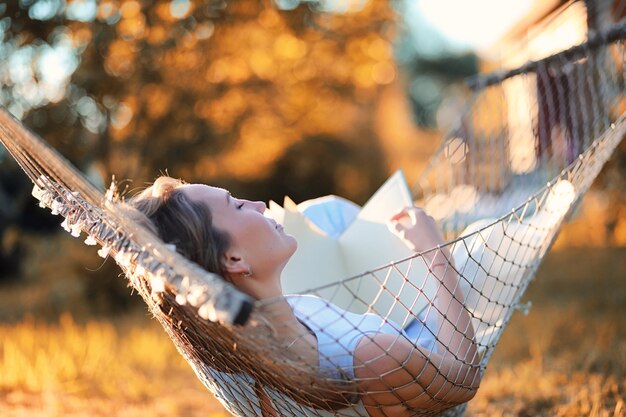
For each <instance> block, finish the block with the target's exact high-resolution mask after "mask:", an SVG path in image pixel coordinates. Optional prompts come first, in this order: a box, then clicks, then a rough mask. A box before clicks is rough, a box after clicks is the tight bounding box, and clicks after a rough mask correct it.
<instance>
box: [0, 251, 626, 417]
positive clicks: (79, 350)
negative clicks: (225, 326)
mask: <svg viewBox="0 0 626 417" xmlns="http://www.w3.org/2000/svg"><path fill="white" fill-rule="evenodd" d="M624 271H626V249H612V250H598V249H593V250H577V249H576V250H572V249H569V250H562V251H559V252H557V253H554V254H552V255H550V256H549V257H548V259H547V260H546V262H545V264H544V266H543V267H542V269H541V271H540V274H539V277H538V279H537V281H536V282H535V283H533V284H532V285H531V287H530V290H529V293H528V298H529V299H531V300H532V301H533V303H534V307H533V308H532V310H531V314H530V315H529V316H528V317H524V316H521V315H518V316H515V317H514V319H513V320H512V322H511V323H510V325H509V328H508V329H507V331H505V333H504V337H503V339H502V340H501V342H500V345H499V347H498V350H497V351H496V354H495V355H494V357H493V359H492V362H491V363H490V368H489V369H488V371H487V374H486V377H485V379H484V381H483V384H482V387H481V389H480V391H479V394H478V395H477V397H476V398H475V399H474V400H473V401H472V403H471V406H470V410H469V412H468V415H469V416H474V417H478V416H520V417H521V416H529V417H530V416H594V417H600V416H607V417H617V416H620V417H623V416H625V415H626V404H625V395H626V382H625V381H626V280H625V278H626V276H625V273H624ZM0 340H1V341H2V343H1V344H0V416H3V417H4V416H6V417H18V416H25V417H32V416H139V415H141V416H144V415H150V416H166V415H167V416H204V417H216V416H225V415H227V414H226V413H225V412H224V411H223V409H222V408H221V406H220V405H219V404H218V403H217V401H216V400H214V399H213V397H212V396H211V395H210V394H208V393H207V392H206V391H205V390H204V388H203V387H202V386H201V384H200V383H199V382H198V380H197V379H196V378H195V376H194V375H193V373H192V371H191V370H190V368H189V366H188V365H187V364H186V363H185V362H184V361H183V359H182V358H181V357H180V356H179V355H178V354H177V352H176V351H175V349H174V347H173V345H172V344H171V343H170V342H169V340H168V339H167V337H166V335H165V333H164V332H163V331H162V330H161V329H160V328H159V327H158V325H157V324H156V323H154V322H153V321H151V320H150V319H149V318H148V317H146V316H144V315H134V316H131V317H127V318H122V319H116V320H114V321H105V320H95V319H91V320H87V321H85V322H83V323H80V324H78V323H76V322H75V321H74V320H73V319H72V318H71V317H70V316H69V315H64V316H62V317H61V318H60V319H59V320H58V321H57V322H54V323H44V322H43V321H39V320H36V319H32V318H31V319H27V320H24V321H21V322H19V323H14V324H6V325H0Z"/></svg>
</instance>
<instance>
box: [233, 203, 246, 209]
mask: <svg viewBox="0 0 626 417" xmlns="http://www.w3.org/2000/svg"><path fill="white" fill-rule="evenodd" d="M244 204H245V203H239V204H237V205H235V207H237V210H241V209H242V208H243V206H244Z"/></svg>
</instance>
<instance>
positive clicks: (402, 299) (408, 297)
mask: <svg viewBox="0 0 626 417" xmlns="http://www.w3.org/2000/svg"><path fill="white" fill-rule="evenodd" d="M412 205H413V201H412V198H411V194H410V192H409V189H408V186H407V184H406V181H405V179H404V176H403V175H402V172H401V171H397V172H396V173H395V174H394V175H393V176H391V177H390V178H389V179H388V180H387V182H385V184H383V186H382V187H381V188H380V189H379V190H378V191H377V192H376V193H375V194H374V195H373V196H372V197H371V198H370V200H369V201H368V202H367V203H366V204H365V206H363V208H362V210H361V212H360V213H359V215H358V216H357V219H356V220H355V221H354V222H353V223H352V224H351V225H350V226H349V227H348V229H347V230H346V231H345V232H344V233H343V234H342V235H341V237H340V238H339V243H340V249H341V251H342V257H343V258H344V259H345V263H346V269H347V271H348V273H349V275H350V276H353V275H357V274H361V273H363V272H365V271H371V270H372V269H374V268H378V267H381V266H384V265H387V264H389V263H391V262H395V261H398V260H401V259H405V258H408V257H411V256H412V255H414V252H413V251H412V250H411V249H409V248H408V247H407V246H406V245H405V244H404V242H403V241H402V240H401V239H400V238H399V237H397V236H396V235H395V234H394V233H393V232H391V231H390V230H389V227H388V222H389V219H390V218H391V217H392V216H393V215H394V214H396V213H398V212H399V211H401V210H402V209H403V208H404V207H407V206H412ZM427 277H428V269H427V267H426V265H425V264H424V262H423V261H422V259H421V258H417V259H412V260H410V261H406V262H402V263H400V264H398V265H396V266H395V267H394V268H385V269H383V270H381V271H378V272H374V273H371V274H369V275H368V276H366V277H364V278H363V279H361V280H360V281H361V282H360V285H359V287H358V288H352V290H353V291H354V292H355V293H356V294H357V296H358V297H359V298H361V299H363V300H364V302H365V303H366V304H370V305H371V307H370V309H369V310H370V311H371V312H375V313H376V314H378V315H380V316H383V317H388V318H390V319H392V320H393V321H395V322H396V323H397V324H399V325H400V326H402V327H404V326H405V325H406V324H408V322H410V321H411V320H412V319H413V318H414V315H417V314H418V313H419V312H420V311H421V310H422V309H423V308H425V307H427V306H428V304H429V298H430V299H431V300H432V296H433V295H434V293H435V288H436V287H435V284H436V283H435V282H432V281H433V280H432V279H431V280H428V281H427ZM431 278H432V277H431ZM407 279H408V282H407ZM423 292H425V294H424V293H423ZM409 310H410V311H409Z"/></svg>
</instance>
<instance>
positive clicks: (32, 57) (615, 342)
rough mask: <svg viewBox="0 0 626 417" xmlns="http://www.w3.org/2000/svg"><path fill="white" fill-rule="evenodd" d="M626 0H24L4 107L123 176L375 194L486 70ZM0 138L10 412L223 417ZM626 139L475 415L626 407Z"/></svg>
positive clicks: (5, 389)
mask: <svg viewBox="0 0 626 417" xmlns="http://www.w3.org/2000/svg"><path fill="white" fill-rule="evenodd" d="M625 15H626V1H624V0H594V1H592V0H588V1H582V0H579V1H573V0H570V1H562V0H396V1H382V0H369V1H368V0H266V1H259V0H230V1H218V0H157V1H140V0H103V1H95V0H74V1H69V0H8V1H5V2H2V3H0V87H1V89H0V105H1V106H3V107H5V108H7V109H8V110H9V111H10V112H11V113H12V114H13V115H15V116H16V117H17V118H19V119H21V120H22V121H23V123H24V124H25V125H26V126H28V127H29V128H30V129H32V130H33V131H34V132H36V133H37V134H39V135H40V136H42V137H43V138H44V139H45V140H46V141H47V142H49V143H50V144H51V145H52V146H54V147H55V148H56V149H58V150H59V151H60V152H61V153H62V154H63V155H64V156H66V157H67V158H68V159H69V160H70V161H71V162H72V163H73V164H75V165H76V166H77V167H78V168H79V169H80V170H82V171H83V172H84V173H85V174H86V175H87V176H88V177H89V179H90V180H91V181H92V182H93V183H94V184H96V185H99V186H101V187H105V186H107V185H108V183H109V182H110V181H111V178H112V176H115V178H116V179H117V180H118V181H119V182H121V183H122V185H123V186H124V187H125V188H126V190H127V191H128V192H131V193H132V192H133V190H137V189H140V188H141V187H144V186H145V185H146V184H147V183H149V182H150V181H152V180H153V179H154V178H155V177H156V176H157V175H159V173H161V172H167V173H169V174H170V175H172V176H175V177H182V178H184V179H186V180H187V181H190V182H204V183H211V184H215V185H219V186H223V187H226V188H228V189H230V190H231V191H232V192H233V194H235V195H241V196H245V197H247V198H251V199H261V200H265V201H268V200H270V199H273V200H276V201H279V202H282V199H283V197H284V196H285V195H288V196H290V197H291V198H292V199H293V200H295V201H296V202H300V201H303V200H305V199H308V198H312V197H318V196H321V195H326V194H337V195H341V196H344V197H347V198H349V199H351V200H353V201H355V202H357V203H359V204H362V203H364V202H365V201H366V200H367V198H368V197H369V196H370V195H371V194H372V192H373V191H374V190H376V189H377V188H378V187H379V186H380V185H381V184H382V182H383V181H384V180H385V179H386V178H387V177H388V176H389V175H390V173H392V172H393V171H395V170H396V169H398V168H401V169H403V170H404V171H405V174H406V176H407V179H408V180H409V182H414V181H416V180H417V179H418V178H419V174H420V172H422V170H423V169H424V167H425V166H426V164H427V163H428V158H429V157H430V155H432V153H433V152H434V151H435V150H436V149H437V147H438V145H439V142H440V140H441V138H442V137H443V133H445V131H446V130H447V129H450V128H451V127H452V126H454V124H455V117H457V116H456V115H458V113H459V111H460V110H461V109H462V108H463V103H464V100H466V99H467V98H468V97H469V90H468V89H467V87H466V86H465V84H464V83H463V81H464V80H465V79H466V78H467V77H470V76H472V75H474V74H477V73H479V72H486V71H491V70H495V69H498V68H510V67H514V66H516V65H519V64H521V63H523V62H525V61H527V60H529V59H539V58H542V57H545V56H547V55H550V54H552V53H555V52H558V51H560V50H562V49H565V48H567V47H569V46H572V45H575V44H578V43H580V42H583V41H584V40H585V38H586V36H587V34H588V32H589V31H593V30H601V29H602V27H603V25H607V24H610V23H611V22H616V21H619V20H621V19H622V18H623V17H624V16H625ZM30 191H31V184H30V183H29V181H28V180H27V178H26V176H25V175H23V174H22V173H21V171H20V170H19V168H18V167H17V166H16V165H15V164H14V163H13V161H12V159H11V157H10V156H9V155H8V154H6V152H5V151H4V149H3V148H0V415H3V416H5V415H8V416H31V415H32V416H34V415H37V416H39V415H50V416H53V415H54V416H56V415H63V416H67V415H76V416H82V415H89V416H91V415H123V416H131V415H146V414H147V415H181V416H187V415H190V416H191V415H198V416H200V415H203V416H207V415H210V416H219V415H225V412H224V411H222V409H221V407H220V406H219V404H218V403H217V402H216V401H215V400H214V399H213V398H212V396H211V394H210V393H208V392H206V391H205V390H204V389H203V388H202V387H201V385H200V384H199V383H198V382H197V381H196V380H195V377H194V375H193V373H192V372H191V370H190V369H189V368H188V366H187V365H186V364H185V363H184V362H183V361H182V359H181V358H180V357H179V356H178V354H177V353H176V352H175V350H174V348H173V346H171V344H170V342H169V340H168V339H167V337H166V335H165V334H164V333H163V332H162V331H161V330H160V329H159V328H158V327H157V326H156V324H154V323H152V322H151V321H150V319H149V317H147V315H146V313H145V307H144V306H143V305H142V304H141V301H140V300H139V298H138V297H137V296H133V295H132V294H131V291H130V289H129V288H128V287H127V285H126V282H125V280H124V279H123V278H121V277H119V270H118V269H117V267H116V266H115V264H114V263H113V262H111V261H106V262H103V261H102V260H101V259H100V258H99V257H97V255H96V254H95V251H93V250H92V248H89V247H86V246H84V245H83V244H82V243H81V242H79V241H76V240H73V239H72V238H71V237H69V236H68V235H67V234H66V233H65V232H63V231H62V230H61V228H60V227H59V224H58V223H59V219H58V218H57V217H54V216H52V215H50V214H49V213H48V212H46V211H44V210H41V209H40V208H38V207H37V204H36V202H35V200H34V199H33V198H32V197H31V196H30ZM625 259H626V142H625V143H623V144H622V145H621V146H620V148H619V149H618V151H617V152H616V154H615V155H614V156H613V158H612V159H611V161H610V162H609V163H608V164H607V166H606V167H605V169H604V170H603V172H602V174H601V175H600V177H599V178H598V180H597V181H596V183H595V184H594V187H593V188H592V190H591V191H590V192H589V193H588V194H587V196H586V197H585V199H584V200H583V202H582V204H581V205H580V207H579V208H578V210H577V213H576V215H575V216H574V218H573V221H572V222H571V224H569V225H568V226H566V227H565V228H564V229H563V231H562V233H561V235H560V238H559V239H558V240H557V242H556V244H555V246H554V248H553V250H552V253H551V254H550V255H549V256H548V258H547V260H546V261H545V263H544V265H543V266H542V267H541V270H540V272H539V276H538V278H537V280H536V282H535V283H533V284H532V285H531V287H530V290H529V294H528V297H527V298H528V299H530V300H532V301H533V302H534V307H533V309H531V312H530V314H529V316H527V317H523V316H520V317H514V320H513V322H512V323H511V325H510V326H511V329H509V330H507V331H506V332H505V336H504V338H503V340H502V342H501V345H500V346H499V348H498V350H497V351H496V355H495V357H494V359H493V361H492V363H491V367H490V369H488V371H487V378H486V379H485V381H484V383H483V387H482V388H481V390H480V393H479V395H478V397H477V398H476V399H475V400H474V401H473V403H472V405H471V407H470V412H469V414H470V415H474V416H479V415H490V416H491V415H515V416H535V415H563V416H570V415H571V416H576V415H595V416H604V415H606V416H623V415H624V414H625V413H626V404H625V403H624V401H625V397H626V383H625V382H624V381H626V330H625V329H626V272H625V271H626V264H625V262H626V261H625Z"/></svg>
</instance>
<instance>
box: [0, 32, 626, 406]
mask: <svg viewBox="0 0 626 417" xmlns="http://www.w3.org/2000/svg"><path fill="white" fill-rule="evenodd" d="M625 38H626V25H625V24H623V23H622V24H617V25H615V26H613V27H611V28H609V30H607V31H604V32H602V33H599V34H597V35H595V36H592V37H591V38H590V39H589V40H588V41H587V42H586V43H584V44H582V45H580V46H577V47H574V48H571V49H569V50H566V51H563V52H561V53H558V54H556V55H553V56H551V57H548V58H545V59H542V60H540V61H536V62H530V63H528V64H526V65H524V66H522V67H520V68H517V69H515V70H511V71H508V72H502V73H494V74H490V75H487V76H481V77H478V78H476V79H474V80H472V81H471V82H470V86H471V88H472V89H473V97H472V99H471V101H470V103H469V105H468V107H467V111H466V112H465V113H464V114H462V115H461V116H460V117H459V120H460V123H459V126H458V128H457V129H454V130H453V131H452V132H450V134H449V135H448V136H446V139H445V140H444V141H443V142H442V145H441V147H440V149H439V151H438V152H437V153H436V154H435V156H434V157H433V158H432V161H431V163H430V165H429V167H428V169H426V171H425V172H424V174H423V175H422V177H421V179H420V180H419V181H418V183H417V185H416V187H415V189H414V193H415V195H414V197H415V199H416V200H417V201H418V203H419V204H421V205H424V206H425V207H426V208H427V210H428V211H429V212H430V213H432V214H433V215H435V216H436V217H437V220H439V222H440V225H441V227H442V229H443V230H444V232H445V235H446V238H447V239H448V240H447V243H446V244H445V245H443V246H440V247H436V248H432V249H431V250H429V251H426V252H423V253H418V254H415V255H414V256H411V257H409V258H407V259H401V260H398V261H397V262H393V263H391V264H389V265H383V266H381V267H379V268H377V269H374V270H371V271H366V272H364V273H362V274H360V275H358V276H355V277H350V278H346V279H343V280H341V281H339V282H336V283H333V284H332V285H326V286H324V287H320V288H315V286H314V285H312V286H311V287H312V288H310V290H309V291H307V294H308V295H303V296H293V297H287V299H288V301H289V302H290V304H291V307H292V308H293V309H294V311H297V314H298V317H299V318H300V320H301V321H304V322H306V323H307V325H308V326H309V327H310V328H311V331H312V332H314V333H315V336H316V337H317V343H318V350H319V355H320V362H319V366H310V367H307V366H304V365H303V361H302V358H301V357H299V356H298V355H297V354H295V353H293V352H292V351H291V350H290V349H289V347H290V346H285V344H284V343H283V341H281V340H280V338H278V337H276V334H277V332H278V330H280V329H277V327H279V325H280V323H277V320H276V319H275V317H274V318H273V311H274V308H273V307H274V306H275V305H276V304H277V303H279V302H283V301H284V300H252V299H250V298H249V297H248V296H246V295H245V294H242V293H241V292H239V291H238V290H237V289H235V288H233V287H232V286H231V285H229V284H228V283H226V282H225V281H224V280H223V279H221V278H220V277H218V276H215V275H213V274H210V273H207V272H206V271H204V270H202V269H201V268H199V267H198V266H197V265H195V264H193V263H191V262H189V261H187V260H186V259H185V258H183V257H182V256H180V255H179V254H178V253H177V252H176V251H175V248H173V247H172V246H171V245H167V244H166V243H165V242H162V241H160V240H159V239H158V238H157V237H156V236H155V235H153V234H152V233H150V231H148V230H147V229H145V228H143V227H142V226H141V225H140V224H139V223H138V222H136V220H135V217H134V216H133V213H132V210H128V208H127V207H126V206H125V204H124V203H123V202H122V201H120V199H119V198H118V196H117V195H116V188H115V185H114V184H112V186H111V188H110V189H109V190H108V191H106V193H103V192H101V191H99V190H97V189H96V188H95V187H93V186H92V185H91V184H90V183H89V182H87V181H86V179H85V177H84V176H83V175H82V174H81V173H80V172H79V171H77V170H76V169H75V168H73V167H72V166H71V165H70V164H69V163H68V162H67V161H66V160H65V159H63V158H62V157H61V156H60V155H59V154H58V153H56V152H55V151H54V150H53V149H51V148H50V147H49V146H48V145H46V144H45V143H43V142H42V141H41V140H40V139H38V138H37V137H36V136H35V135H33V134H32V133H31V132H30V131H28V130H27V129H26V128H24V127H23V126H22V125H21V124H20V123H19V122H18V121H17V120H15V119H14V118H13V117H12V116H10V115H9V114H8V113H7V112H6V111H0V141H2V143H3V145H4V146H5V147H6V148H7V150H8V151H9V152H10V153H11V155H12V156H13V157H14V158H15V160H16V161H17V162H18V163H19V164H20V166H21V167H22V169H23V170H24V171H25V172H26V173H27V174H28V176H29V177H30V179H31V180H32V181H33V183H34V184H35V187H34V190H33V193H34V195H35V196H36V197H37V198H38V199H39V200H40V205H41V206H42V207H47V208H49V209H51V210H52V212H53V213H54V214H60V215H61V216H62V217H64V220H63V227H64V228H66V230H68V231H69V232H70V233H72V235H74V236H77V237H78V236H79V235H81V234H84V235H86V236H87V238H86V241H85V243H87V244H99V245H100V246H101V248H100V249H99V254H100V255H101V256H103V257H106V256H112V257H114V259H115V261H116V262H117V263H118V264H119V265H120V267H121V268H122V269H123V270H124V272H125V273H126V276H127V277H128V280H129V283H130V285H131V286H132V287H133V288H134V289H136V290H137V291H138V292H139V294H140V295H141V296H142V298H143V299H144V301H145V302H146V304H147V305H148V307H149V308H150V311H151V312H152V314H153V315H154V316H155V318H156V319H157V320H158V321H159V322H160V323H161V324H162V325H163V328H164V329H165V331H166V332H167V334H168V335H169V337H170V338H171V339H172V341H173V342H174V343H175V345H176V347H177V348H178V350H179V352H180V353H181V355H183V357H184V358H185V359H186V360H187V361H188V362H189V363H190V365H191V366H192V367H193V369H194V371H195V372H196V374H197V376H198V377H199V378H200V379H201V380H202V382H203V383H204V384H205V385H206V386H207V388H208V389H209V390H210V391H211V392H212V393H213V394H214V395H215V396H216V397H217V398H218V399H219V400H220V401H221V402H222V404H223V405H224V406H225V407H226V408H227V409H228V410H229V411H230V412H231V413H233V414H234V415H238V416H253V415H256V416H267V415H281V416H290V415H294V416H332V415H336V416H358V415H367V412H366V409H367V408H366V407H365V405H364V404H363V402H362V401H360V395H363V394H364V393H363V392H362V387H363V386H364V385H362V384H363V382H364V381H362V380H359V378H357V377H356V376H355V374H356V373H358V371H359V369H358V366H361V367H364V368H366V370H367V364H359V365H355V364H354V363H352V360H351V356H350V355H351V352H352V351H351V349H353V347H349V346H345V345H344V344H343V343H344V342H345V343H346V344H350V343H354V340H358V339H359V337H360V336H361V332H367V333H370V334H371V333H377V332H382V333H385V334H389V335H392V336H393V337H395V338H403V339H406V340H409V341H410V343H412V344H413V346H415V347H416V352H417V351H418V350H417V349H418V348H419V349H420V350H419V352H429V351H433V352H438V354H439V355H440V356H446V355H448V356H449V357H454V358H456V359H457V360H458V361H460V362H461V365H466V366H465V367H463V366H461V368H459V369H462V370H463V372H465V375H459V373H460V371H459V369H457V371H456V373H455V372H453V371H452V370H448V371H446V370H445V369H438V370H437V372H436V374H435V375H429V374H428V373H427V369H426V366H425V367H424V369H421V370H420V369H418V370H412V371H411V372H410V373H407V375H409V374H410V376H411V378H410V380H407V385H406V387H397V386H396V387H381V386H380V381H382V379H380V378H376V377H375V378H372V381H369V382H371V386H372V387H374V388H373V389H376V390H378V392H377V394H378V395H380V396H381V397H380V398H386V401H387V402H386V403H385V402H384V401H381V402H380V403H379V405H376V406H372V407H370V408H369V411H370V412H372V413H374V414H375V413H377V412H378V413H379V414H380V415H382V413H384V412H389V413H391V411H390V410H396V412H398V413H400V415H408V414H410V415H440V414H441V415H462V414H463V412H464V409H465V404H461V405H457V402H458V401H455V400H454V398H453V397H454V395H453V391H454V390H455V389H463V388H467V387H470V386H471V385H472V383H473V382H474V381H473V380H475V377H474V378H470V377H468V375H471V374H470V373H469V370H471V369H475V368H476V367H478V369H479V372H480V373H482V372H484V370H485V367H486V365H487V363H488V361H489V358H490V357H491V354H492V353H493V349H494V347H495V346H496V344H497V342H498V340H499V338H500V336H501V334H502V331H503V329H504V328H505V327H506V324H507V322H508V321H509V320H510V318H511V315H512V314H513V313H514V312H515V311H516V310H525V309H526V308H527V306H525V305H523V304H521V303H520V299H521V297H522V295H523V293H524V290H525V289H526V287H527V285H528V284H529V282H530V281H531V280H532V278H533V276H534V274H535V271H536V269H537V267H538V266H539V263H540V262H541V259H542V258H543V257H544V255H545V254H546V252H547V251H548V249H549V248H550V245H551V243H552V242H553V241H554V239H555V236H556V234H557V232H558V229H559V227H560V225H561V223H562V222H563V220H564V219H565V218H566V217H567V216H568V214H570V213H571V212H572V210H573V208H574V207H575V206H576V204H577V202H578V201H579V200H580V199H581V197H582V195H583V194H584V193H585V191H586V190H587V189H588V188H589V186H590V185H591V183H592V182H593V179H594V178H595V177H596V176H597V174H598V173H599V171H600V169H601V168H602V166H603V165H604V163H605V162H606V161H607V160H608V158H609V157H610V155H611V153H612V152H613V150H614V149H615V147H616V146H617V145H618V144H619V142H620V140H621V139H622V137H623V136H624V134H625V132H626V120H625V119H624V118H625V109H626V106H625V102H624V99H625V96H624V93H625V92H626V91H625V86H624V73H623V71H624V62H625V61H624V53H625V49H624V42H623V40H624V39H625ZM433 253H440V254H444V255H445V254H446V253H450V254H451V257H450V258H449V259H447V261H448V262H447V264H446V265H444V266H445V268H434V267H433V266H432V265H430V264H429V262H427V259H428V258H429V256H431V255H432V254H433ZM448 273H452V274H453V275H454V276H455V277H458V281H455V282H457V284H455V285H454V286H450V285H443V284H442V282H443V281H442V278H443V276H444V275H445V274H448ZM447 282H449V281H447ZM452 287H454V288H452ZM346 294H347V295H348V296H347V298H346ZM406 294H410V295H411V297H410V299H411V300H413V302H408V303H407V302H406V299H407V298H406V297H403V295H406ZM442 294H444V295H445V294H448V295H449V297H448V298H451V299H452V300H453V301H449V302H448V305H449V304H451V303H452V302H454V300H456V301H462V302H463V304H464V305H465V308H466V310H467V312H468V313H469V316H470V318H471V330H473V332H472V331H470V330H468V327H469V326H465V328H463V329H458V330H459V332H462V333H463V334H466V335H467V334H469V335H471V334H472V333H473V339H474V340H475V346H476V347H477V352H476V354H475V356H476V355H477V356H478V359H477V358H476V357H469V356H467V355H465V354H464V353H463V352H460V351H458V350H454V349H451V348H450V347H449V346H450V340H446V338H444V336H443V335H445V334H446V333H445V332H444V331H442V329H443V328H447V329H448V330H450V329H451V328H452V329H454V330H456V327H457V325H458V320H457V319H458V317H456V318H455V317H453V315H451V314H450V312H449V311H448V309H447V305H446V303H444V302H442V299H441V297H442V296H441V295H442ZM318 295H319V296H320V297H317V296H318ZM418 305H419V306H426V307H425V308H422V307H420V308H417V307H416V306H418ZM363 313H368V314H363ZM364 328H365V330H363V329H364ZM466 337H470V338H471V337H472V336H466ZM422 355H425V356H426V357H425V359H426V364H428V365H434V366H435V368H436V367H437V364H436V363H434V362H435V361H436V358H437V357H439V356H432V357H431V356H429V355H428V354H424V353H422ZM466 356H467V357H466ZM403 369H404V368H403V364H402V363H398V364H397V368H396V369H392V370H391V372H395V371H403ZM429 369H430V368H429ZM361 370H362V369H361ZM365 382H368V381H365ZM416 382H417V383H418V384H419V387H420V390H418V391H419V392H418V393H417V394H416V395H415V397H414V398H410V399H408V400H407V399H405V398H406V393H404V392H403V389H405V388H406V389H407V390H410V389H414V388H415V383H416ZM442 386H452V387H453V389H452V390H450V391H446V390H442V389H440V387H442ZM438 387H439V388H438ZM384 395H386V397H383V396H384ZM385 404H387V405H385ZM423 404H430V406H429V407H427V408H426V409H423V408H422V407H421V405H423ZM398 405H399V406H400V408H398V407H397V406H398ZM394 407H395V408H394ZM392 415H395V414H392Z"/></svg>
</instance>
